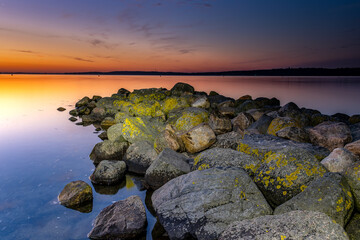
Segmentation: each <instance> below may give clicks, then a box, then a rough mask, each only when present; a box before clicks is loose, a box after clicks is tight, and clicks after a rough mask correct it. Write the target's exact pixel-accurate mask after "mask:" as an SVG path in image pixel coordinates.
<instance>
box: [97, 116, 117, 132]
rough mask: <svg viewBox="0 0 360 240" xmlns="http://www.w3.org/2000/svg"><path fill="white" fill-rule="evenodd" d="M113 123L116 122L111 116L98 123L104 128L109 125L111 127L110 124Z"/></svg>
mask: <svg viewBox="0 0 360 240" xmlns="http://www.w3.org/2000/svg"><path fill="white" fill-rule="evenodd" d="M115 124H116V122H115V120H114V118H112V117H106V118H105V119H104V120H102V121H101V123H100V125H101V128H102V129H104V130H107V129H108V128H109V127H111V126H112V125H115Z"/></svg>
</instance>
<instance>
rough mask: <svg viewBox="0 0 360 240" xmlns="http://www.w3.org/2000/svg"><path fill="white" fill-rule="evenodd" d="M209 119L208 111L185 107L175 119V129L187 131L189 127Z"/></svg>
mask: <svg viewBox="0 0 360 240" xmlns="http://www.w3.org/2000/svg"><path fill="white" fill-rule="evenodd" d="M208 121H209V112H208V111H206V110H204V109H201V108H192V107H190V108H186V109H184V110H183V111H181V112H180V114H179V115H178V116H177V120H176V121H175V124H174V126H175V129H177V130H178V131H189V130H190V129H191V128H193V127H195V126H197V125H199V124H201V123H206V122H208Z"/></svg>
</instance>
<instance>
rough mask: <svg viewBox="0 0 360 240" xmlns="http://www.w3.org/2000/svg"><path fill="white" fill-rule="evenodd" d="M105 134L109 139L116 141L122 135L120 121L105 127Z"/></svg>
mask: <svg viewBox="0 0 360 240" xmlns="http://www.w3.org/2000/svg"><path fill="white" fill-rule="evenodd" d="M107 136H108V139H109V140H110V141H116V140H117V139H118V138H120V137H122V123H117V124H114V125H112V126H111V127H109V128H108V129H107Z"/></svg>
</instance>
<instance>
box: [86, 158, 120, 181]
mask: <svg viewBox="0 0 360 240" xmlns="http://www.w3.org/2000/svg"><path fill="white" fill-rule="evenodd" d="M125 171H126V164H125V162H123V161H109V160H103V161H101V162H100V163H99V165H97V167H96V169H95V171H94V172H93V174H91V176H90V180H91V182H93V183H95V184H100V185H114V184H116V183H119V182H120V181H121V180H122V179H123V178H124V176H125Z"/></svg>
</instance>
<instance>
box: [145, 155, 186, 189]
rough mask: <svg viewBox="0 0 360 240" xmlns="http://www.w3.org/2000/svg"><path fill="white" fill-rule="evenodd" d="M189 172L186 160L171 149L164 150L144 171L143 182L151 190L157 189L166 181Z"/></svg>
mask: <svg viewBox="0 0 360 240" xmlns="http://www.w3.org/2000/svg"><path fill="white" fill-rule="evenodd" d="M188 172H190V165H189V164H188V163H187V158H186V157H185V156H184V155H182V154H181V153H177V152H175V151H174V150H171V149H168V148H166V149H164V151H162V152H161V153H160V154H159V156H158V157H157V158H156V159H155V160H154V162H153V163H152V164H151V165H150V167H149V168H148V169H147V170H146V173H145V181H146V182H147V184H148V185H149V186H150V187H151V188H152V189H158V188H159V187H161V186H162V185H164V184H165V183H167V182H168V181H170V180H171V179H173V178H176V177H178V176H181V175H183V174H186V173H188Z"/></svg>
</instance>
